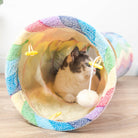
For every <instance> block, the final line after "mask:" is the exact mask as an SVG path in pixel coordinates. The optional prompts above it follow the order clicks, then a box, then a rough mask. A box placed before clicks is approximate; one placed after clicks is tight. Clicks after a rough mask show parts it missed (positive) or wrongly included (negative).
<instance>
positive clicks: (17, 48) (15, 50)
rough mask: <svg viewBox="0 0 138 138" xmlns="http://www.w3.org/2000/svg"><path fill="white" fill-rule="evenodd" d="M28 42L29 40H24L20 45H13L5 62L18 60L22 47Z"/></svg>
mask: <svg viewBox="0 0 138 138" xmlns="http://www.w3.org/2000/svg"><path fill="white" fill-rule="evenodd" d="M28 41H29V40H26V41H25V42H24V43H22V44H21V45H17V44H13V45H12V47H11V49H10V51H9V54H8V57H7V60H9V61H11V60H14V59H17V58H19V57H20V55H21V50H22V46H24V45H25V44H26V43H27V42H28Z"/></svg>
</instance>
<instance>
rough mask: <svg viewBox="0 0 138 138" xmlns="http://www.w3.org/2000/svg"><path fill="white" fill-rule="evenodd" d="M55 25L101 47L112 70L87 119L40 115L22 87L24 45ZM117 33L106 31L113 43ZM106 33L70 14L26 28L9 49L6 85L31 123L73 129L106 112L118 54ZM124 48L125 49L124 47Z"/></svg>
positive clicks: (52, 127)
mask: <svg viewBox="0 0 138 138" xmlns="http://www.w3.org/2000/svg"><path fill="white" fill-rule="evenodd" d="M51 28H72V29H74V30H76V31H78V32H80V33H81V34H83V35H84V36H86V37H87V38H88V39H89V40H90V42H91V43H92V44H93V45H94V46H95V47H96V49H97V50H98V52H99V54H100V56H101V57H102V60H103V62H104V66H105V69H106V71H107V73H108V81H107V85H106V87H105V89H104V92H103V96H102V97H101V100H100V102H99V104H98V105H97V107H95V109H94V110H92V111H91V112H90V113H89V114H87V115H86V116H84V117H83V118H80V119H78V120H74V121H70V122H60V121H53V120H49V119H47V118H44V117H42V116H40V115H38V114H37V113H36V112H35V111H33V109H32V108H31V107H30V105H29V103H28V102H27V100H26V99H25V97H24V95H23V94H22V88H21V85H20V82H19V78H18V65H19V60H20V55H21V51H22V47H23V46H24V45H25V44H26V43H27V42H28V40H27V36H29V35H31V34H32V33H37V32H42V31H45V30H47V29H51ZM114 35H115V36H116V37H118V35H116V34H113V36H112V37H111V35H110V34H107V33H106V34H104V36H105V37H108V39H109V40H110V41H111V43H112V42H113V43H115V40H114V39H113V37H114ZM104 36H103V35H102V34H101V33H99V32H97V30H96V29H95V28H93V27H92V26H90V25H89V24H87V23H85V22H83V21H81V20H79V19H76V18H73V17H67V16H55V17H49V18H46V19H41V20H38V21H36V22H35V23H33V24H31V25H29V26H28V27H26V28H25V31H24V33H23V34H22V37H21V39H20V41H16V42H15V43H14V44H13V45H12V47H11V49H10V51H9V54H8V57H7V63H6V84H7V90H8V93H9V95H10V96H11V100H12V102H13V104H14V105H15V107H16V108H17V110H18V111H19V112H20V113H21V115H22V116H23V117H24V118H25V119H26V120H27V121H28V122H30V123H31V124H33V125H36V126H39V127H42V128H45V129H52V130H57V131H71V130H74V129H78V128H80V127H82V126H85V125H87V124H89V123H90V122H92V121H93V120H95V119H96V118H98V117H99V116H100V114H101V113H102V112H103V110H104V109H105V107H106V106H107V105H108V103H109V102H110V100H111V98H112V96H113V93H114V90H115V85H116V59H115V54H114V52H113V50H112V48H111V46H110V44H109V43H108V41H107V40H106V39H105V37H104ZM113 45H114V44H113ZM120 45H121V44H120ZM117 46H118V44H115V45H114V47H115V50H116V47H117ZM119 50H120V49H119V48H118V49H117V53H118V52H120V51H119ZM121 50H123V48H122V49H121ZM118 57H120V54H119V55H118ZM122 60H123V59H121V61H122ZM124 68H125V67H124ZM124 68H123V70H124ZM121 69H122V67H121V64H120V66H118V69H117V70H118V71H117V72H119V75H120V72H121V74H122V71H120V70H121ZM127 69H128V68H127ZM125 72H126V70H125Z"/></svg>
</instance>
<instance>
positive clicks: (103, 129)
mask: <svg viewBox="0 0 138 138" xmlns="http://www.w3.org/2000/svg"><path fill="white" fill-rule="evenodd" d="M26 137H28V138H61V137H63V138H76V137H79V138H116V137H117V138H118V137H120V138H138V77H122V78H121V79H119V80H118V84H117V87H116V92H115V94H114V96H113V99H112V100H111V102H110V104H109V106H108V107H107V109H106V110H105V111H104V113H103V114H102V115H101V116H100V117H99V118H98V119H97V120H95V121H94V122H92V123H91V124H89V125H87V126H85V127H83V128H81V129H78V130H75V131H72V132H56V131H52V130H45V129H42V128H38V127H35V126H32V125H30V124H29V123H27V122H26V121H25V120H24V119H23V118H22V116H21V115H20V114H19V113H18V111H16V109H15V107H14V106H13V104H12V102H11V100H10V97H9V96H8V93H7V90H6V86H5V80H4V75H2V74H1V75H0V138H26Z"/></svg>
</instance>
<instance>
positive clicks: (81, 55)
mask: <svg viewBox="0 0 138 138" xmlns="http://www.w3.org/2000/svg"><path fill="white" fill-rule="evenodd" d="M91 60H92V59H91V58H90V57H89V56H88V55H87V53H86V51H79V48H78V47H75V48H74V49H73V51H72V52H71V54H70V55H69V56H67V57H66V58H65V59H64V61H63V64H62V66H61V67H60V68H59V70H58V72H57V74H56V77H55V81H54V90H55V93H56V94H57V95H58V96H60V97H61V98H62V99H63V100H64V101H66V102H69V103H74V102H76V96H77V94H78V93H79V92H80V91H81V90H83V89H88V87H89V79H90V73H91V66H90V65H89V61H91ZM98 74H99V73H98ZM98 74H97V75H98ZM98 77H99V79H100V75H98Z"/></svg>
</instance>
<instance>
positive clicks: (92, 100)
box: [77, 89, 99, 107]
mask: <svg viewBox="0 0 138 138" xmlns="http://www.w3.org/2000/svg"><path fill="white" fill-rule="evenodd" d="M98 99H99V96H98V94H97V93H96V92H95V91H93V90H86V89H84V90H82V91H80V92H79V93H78V95H77V103H78V104H80V105H81V106H84V107H94V106H95V105H96V104H97V103H98Z"/></svg>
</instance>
